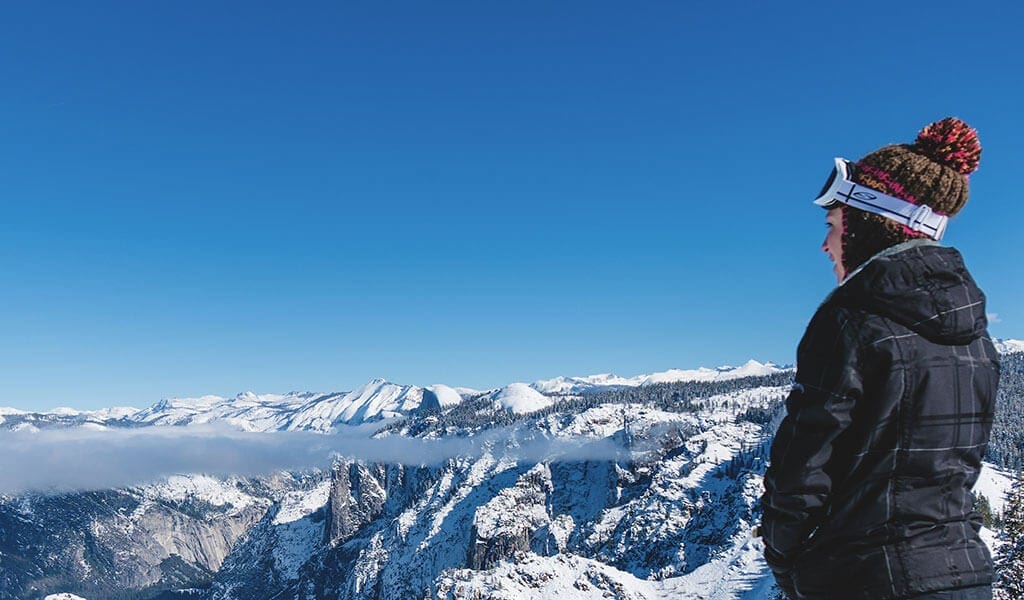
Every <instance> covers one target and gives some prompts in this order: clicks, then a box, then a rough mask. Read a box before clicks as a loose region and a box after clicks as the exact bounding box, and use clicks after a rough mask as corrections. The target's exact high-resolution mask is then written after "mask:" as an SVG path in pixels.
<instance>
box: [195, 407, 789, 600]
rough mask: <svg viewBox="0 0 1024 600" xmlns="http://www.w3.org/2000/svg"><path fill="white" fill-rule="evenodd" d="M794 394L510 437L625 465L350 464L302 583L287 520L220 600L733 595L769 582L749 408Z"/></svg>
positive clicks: (258, 539)
mask: <svg viewBox="0 0 1024 600" xmlns="http://www.w3.org/2000/svg"><path fill="white" fill-rule="evenodd" d="M784 393H785V388H784V387H774V388H762V389H759V390H757V391H754V392H750V393H748V394H747V395H746V396H743V397H741V396H738V395H730V396H728V397H720V398H714V399H711V400H710V401H709V403H707V404H706V405H705V406H706V407H707V410H706V411H703V412H702V411H699V410H698V411H693V412H679V413H676V412H668V411H662V410H657V409H653V408H650V407H646V406H642V405H628V406H625V407H623V406H622V405H618V404H603V405H598V406H594V407H592V408H589V409H587V410H584V411H582V412H580V413H579V414H572V413H560V412H558V411H557V410H556V411H551V413H550V414H546V415H543V416H536V417H533V418H529V419H525V420H522V421H520V422H519V423H518V424H516V425H515V426H514V428H513V431H511V432H508V439H511V440H521V439H526V438H530V437H531V436H536V435H545V436H551V437H552V438H559V437H573V438H578V437H580V436H584V437H587V438H589V439H593V440H598V439H609V438H611V439H614V440H617V442H618V443H620V444H621V445H622V450H623V452H622V456H621V457H620V458H619V459H612V460H609V459H595V460H588V459H585V458H583V459H573V460H569V459H562V458H561V457H559V456H557V455H553V456H550V457H547V458H542V459H540V460H521V459H520V458H518V457H517V456H516V454H515V452H514V448H515V446H516V445H517V444H516V443H515V442H513V443H507V444H505V445H502V444H493V445H490V446H488V447H487V449H486V451H485V452H483V454H482V455H481V456H476V457H461V458H456V459H452V460H450V461H447V462H446V463H445V464H442V465H436V466H430V467H419V468H408V467H401V466H397V465H368V464H360V463H348V464H344V465H338V466H336V468H335V469H334V470H333V472H332V474H331V482H330V490H329V494H328V495H327V497H326V498H325V500H324V502H323V505H322V507H321V508H319V509H317V511H318V512H315V513H311V514H310V517H309V518H310V521H309V526H310V527H311V528H313V529H314V530H315V535H319V536H321V537H320V541H319V542H317V543H314V544H310V545H306V546H304V547H303V548H304V551H303V552H302V553H288V554H289V556H292V557H293V558H294V559H296V560H298V561H300V562H302V565H301V566H300V567H298V568H297V569H295V570H294V571H293V572H294V577H284V576H277V577H275V578H273V581H268V580H267V578H266V576H265V573H266V572H267V571H268V570H270V571H273V572H275V573H283V572H284V569H282V568H281V564H280V563H279V562H275V560H274V552H278V553H280V552H281V535H280V527H281V525H280V524H279V525H277V526H276V527H277V529H278V530H277V531H276V532H275V531H274V527H271V525H270V523H269V521H267V520H265V522H264V523H262V524H261V526H259V527H257V528H256V529H254V530H253V532H252V533H250V535H248V536H246V538H244V539H243V540H242V541H241V542H240V543H239V545H238V546H237V547H236V550H235V552H234V553H233V554H232V556H231V557H229V559H228V561H227V562H226V563H225V565H224V568H223V569H222V570H221V572H220V573H218V575H217V576H216V578H215V583H214V586H213V588H212V592H211V597H212V598H215V599H218V600H228V599H241V598H250V597H268V598H269V597H274V596H275V595H279V594H280V595H282V597H296V598H308V599H314V598H353V599H371V598H373V599H391V598H394V599H399V598H424V597H430V598H473V597H480V598H490V597H505V596H500V595H493V594H496V593H497V592H496V591H495V589H494V587H493V585H492V584H493V583H494V581H493V577H494V576H495V573H499V572H501V573H505V574H506V575H505V577H507V578H508V579H510V580H515V581H519V582H520V583H522V585H523V586H524V587H522V588H521V589H519V591H518V592H517V593H518V594H521V595H519V596H515V595H510V596H507V597H529V593H530V590H531V589H532V590H533V591H534V592H535V593H537V594H539V595H537V596H536V597H547V596H545V593H546V592H545V593H542V592H541V591H540V590H545V589H550V585H549V584H551V582H552V581H554V580H555V579H559V580H562V579H566V580H570V579H571V580H573V581H577V580H578V585H577V586H576V587H574V588H573V589H574V590H575V592H576V593H577V596H576V597H594V594H597V595H600V594H602V593H605V592H608V593H612V594H619V595H620V596H619V597H635V598H657V597H671V596H672V595H673V594H676V593H677V592H678V593H682V592H680V590H685V589H687V586H693V585H698V584H695V583H694V581H695V579H700V578H707V577H708V575H707V574H706V573H704V572H700V571H701V569H704V571H707V569H706V567H707V566H708V565H714V564H717V565H719V566H720V567H721V568H720V571H721V572H722V573H720V575H721V577H720V579H721V581H719V584H728V585H732V584H729V582H730V581H732V579H742V578H743V577H748V578H763V576H764V575H765V574H764V573H763V572H762V571H760V570H759V569H761V568H762V567H758V566H750V565H751V564H756V562H757V561H756V560H755V558H754V557H755V554H756V553H754V554H751V552H749V548H748V546H749V528H750V525H751V523H752V520H753V512H754V511H755V505H756V501H757V498H758V495H759V494H760V485H761V483H760V476H759V474H758V471H759V466H758V465H759V463H760V458H761V455H760V452H761V448H762V446H761V443H762V442H763V441H764V437H765V434H764V428H763V425H762V424H758V423H753V422H749V421H746V420H744V419H743V417H742V415H741V413H742V412H743V411H744V410H746V409H748V408H749V407H750V406H751V405H757V406H760V407H763V408H768V407H769V406H770V405H773V404H774V403H777V402H778V401H779V400H780V399H781V398H782V395H783V394H784ZM624 413H628V414H629V415H631V416H630V417H629V418H628V419H626V420H625V421H624V418H623V414H624ZM627 430H628V431H627ZM462 433H463V434H465V433H466V432H462ZM627 446H629V447H627ZM745 548H747V550H748V551H747V552H746V553H744V549H745ZM243 557H244V558H243ZM516 565H522V566H523V570H517V569H518V567H517V566H516ZM737 565H739V566H737ZM566 569H568V570H569V571H572V572H571V573H566V572H564V571H566ZM730 577H732V579H730ZM758 580H759V579H758ZM545 582H547V583H545ZM723 582H724V583H723ZM732 583H733V584H735V585H740V583H736V581H732ZM551 585H553V584H551ZM699 585H704V584H699ZM531 586H533V587H531ZM734 587H735V586H734ZM584 588H585V589H584ZM728 589H733V588H728ZM484 590H489V591H486V592H485V591H484ZM629 590H632V591H630V592H629V593H632V594H633V595H632V596H630V595H628V594H627V593H626V592H627V591H629ZM523 594H525V595H523ZM580 594H582V595H580ZM723 597H731V596H723Z"/></svg>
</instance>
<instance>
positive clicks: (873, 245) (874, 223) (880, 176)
mask: <svg viewBox="0 0 1024 600" xmlns="http://www.w3.org/2000/svg"><path fill="white" fill-rule="evenodd" d="M980 158H981V143H980V142H979V141H978V132H977V131H975V130H974V129H972V128H971V127H970V126H969V125H967V123H964V122H963V121H961V120H960V119H957V118H955V117H947V118H945V119H942V120H941V121H937V122H935V123H932V124H930V125H928V126H926V127H925V128H924V129H922V130H921V132H920V133H918V134H917V140H915V141H914V143H913V144H896V145H891V146H885V147H884V148H880V149H878V150H875V151H874V152H872V153H870V154H868V155H866V156H864V157H863V158H861V159H860V160H859V161H857V162H856V163H855V165H854V168H853V172H852V174H851V179H852V180H853V181H854V182H855V183H859V184H861V185H865V186H867V187H869V188H871V189H873V190H875V191H879V192H882V193H885V194H888V195H890V196H895V197H896V198H902V199H903V200H906V201H907V202H910V203H912V204H917V205H921V204H927V205H928V206H930V207H931V209H932V210H933V211H935V212H936V213H939V214H942V215H949V216H953V215H955V214H956V213H958V212H960V209H962V208H963V207H964V205H965V204H967V195H968V190H967V187H968V186H967V183H968V176H969V175H970V174H971V173H973V172H974V171H975V170H976V169H977V168H978V161H979V159H980ZM841 209H842V211H843V226H844V227H843V238H842V243H843V267H844V268H845V269H846V272H847V273H851V272H853V270H854V269H856V268H857V267H859V266H860V265H862V264H863V263H864V262H865V261H867V260H868V259H869V258H871V257H872V256H874V255H875V254H877V253H879V252H881V251H882V250H884V249H886V248H888V247H890V246H894V245H896V244H899V243H901V242H905V241H908V240H912V239H914V238H920V237H927V236H925V234H923V233H919V232H915V231H913V230H911V229H909V228H908V227H906V226H904V225H901V224H899V223H897V222H895V221H892V220H890V219H887V218H885V217H883V216H881V215H876V214H872V213H869V212H866V211H862V210H859V209H856V208H853V207H850V206H846V205H843V206H842V207H841Z"/></svg>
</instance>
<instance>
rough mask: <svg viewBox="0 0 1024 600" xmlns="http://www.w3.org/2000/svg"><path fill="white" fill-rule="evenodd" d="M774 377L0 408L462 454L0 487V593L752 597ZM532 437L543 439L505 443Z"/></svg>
mask: <svg viewBox="0 0 1024 600" xmlns="http://www.w3.org/2000/svg"><path fill="white" fill-rule="evenodd" d="M1004 344H1005V343H1004ZM1004 347H1013V346H1012V345H1010V346H1005V345H1004ZM1013 361H1017V362H1018V363H1020V362H1024V359H1021V358H1020V355H1016V356H1014V357H1008V358H1007V362H1013ZM1022 370H1024V369H1021V367H1020V365H1018V366H1016V367H1014V368H1013V369H1008V370H1007V372H1008V373H1009V372H1011V371H1012V372H1021V371H1022ZM791 377H792V371H791V370H789V369H783V368H780V367H777V366H775V365H772V364H761V363H756V362H753V361H751V362H749V363H747V364H745V365H743V366H742V367H737V368H722V369H697V370H691V371H680V370H674V371H667V372H664V373H655V374H650V375H643V376H637V377H632V378H618V377H615V376H611V375H606V376H591V377H575V378H558V379H557V380H549V381H544V382H535V383H533V384H526V383H514V384H509V385H507V386H504V387H502V388H498V389H493V390H486V391H475V390H467V389H464V388H452V387H447V386H442V385H434V386H430V387H427V388H421V387H417V386H403V385H397V384H393V383H389V382H387V381H384V380H374V381H371V382H369V383H368V384H367V385H365V386H363V387H361V388H359V389H357V390H354V391H352V392H347V393H334V394H318V393H310V392H303V393H290V394H284V395H273V394H268V395H256V394H252V393H245V394H240V395H238V396H236V397H234V398H223V397H217V396H206V397H202V398H193V399H173V400H164V401H161V402H159V403H157V404H155V405H153V406H151V407H149V408H147V409H145V410H142V411H134V410H127V409H126V410H120V411H112V412H111V413H110V414H108V415H103V414H102V413H101V412H98V411H93V412H92V413H88V414H86V413H80V412H76V411H61V412H60V413H47V414H40V413H26V412H23V411H17V410H14V409H4V410H2V411H0V418H4V419H9V421H7V422H4V423H3V428H7V429H11V428H17V427H21V428H23V429H24V428H29V427H31V428H35V429H37V430H43V429H46V428H48V427H93V428H94V427H106V428H110V429H113V428H117V427H122V428H133V431H131V432H128V433H129V434H131V435H136V433H140V432H141V433H144V431H145V428H147V427H150V426H156V425H160V426H174V427H182V428H185V430H188V428H190V427H195V426H200V425H208V424H213V423H221V424H223V425H227V426H229V427H230V428H232V429H234V430H236V431H234V432H232V435H233V436H238V437H241V438H248V437H250V433H247V432H253V433H255V432H271V433H260V434H259V435H258V436H253V437H263V436H268V437H272V438H273V439H280V438H289V437H290V436H294V435H299V434H294V433H285V432H292V431H302V430H305V431H314V432H318V433H323V434H329V433H331V432H339V431H343V432H350V431H351V432H361V433H360V434H359V435H365V436H372V438H373V439H374V441H380V442H382V443H386V442H388V441H389V440H391V441H396V442H400V441H403V440H404V441H409V440H418V441H421V442H424V443H426V442H430V443H439V444H441V443H448V442H467V441H474V440H475V441H477V444H476V445H475V446H470V445H467V444H454V445H453V446H452V447H457V448H468V447H473V448H475V449H474V450H473V451H461V450H460V451H453V452H452V453H450V455H445V456H446V457H447V458H444V459H442V460H433V459H432V460H429V461H428V460H427V459H425V458H424V459H422V460H421V459H419V458H418V457H417V456H413V457H411V458H410V457H406V459H404V460H401V461H399V462H372V461H369V460H366V459H365V457H364V459H362V460H360V459H359V458H358V456H356V457H355V458H352V457H350V458H345V459H338V460H336V461H335V463H334V464H333V466H331V467H330V468H327V469H324V470H314V469H311V470H308V471H303V472H290V473H274V474H270V475H267V476H261V477H254V478H242V477H212V476H208V475H201V474H182V475H174V476H171V477H166V478H164V479H163V480H161V481H159V482H157V483H154V484H148V485H143V486H138V487H133V488H128V489H119V490H107V491H102V492H89V493H70V494H61V495H46V494H23V495H20V496H16V497H3V496H0V531H3V532H4V535H3V536H0V599H5V598H41V597H45V596H46V595H47V594H57V593H73V594H76V595H78V596H80V597H82V598H88V599H89V600H103V599H108V598H109V599H113V598H124V597H128V596H131V597H136V598H140V599H146V598H159V599H160V600H169V599H172V598H173V599H184V598H191V599H194V600H236V599H248V598H297V599H302V600H313V599H317V600H319V599H322V598H338V599H342V598H345V599H349V598H351V599H357V600H358V599H370V598H373V599H375V600H388V599H404V598H433V599H441V598H444V599H451V600H456V599H469V598H509V599H511V598H537V599H540V598H551V597H558V598H561V599H563V600H573V599H584V598H587V599H589V598H602V597H616V598H622V599H630V600H642V599H657V598H697V599H707V600H712V599H713V600H726V599H737V600H738V599H743V600H755V599H758V600H760V599H764V598H771V597H772V595H773V593H774V591H773V584H772V578H771V576H770V574H769V572H768V570H767V568H766V566H765V564H764V562H763V560H762V558H761V548H760V547H759V545H758V542H757V541H756V540H752V539H751V536H750V527H751V525H752V524H753V523H755V522H756V521H757V520H758V518H759V514H758V511H759V507H758V504H757V499H758V497H759V495H760V493H761V487H762V482H761V475H762V473H763V469H764V463H765V455H766V450H767V443H768V441H769V440H770V438H771V435H772V433H773V431H774V428H775V426H776V424H777V422H778V420H779V418H780V417H781V410H782V401H783V399H784V398H785V396H786V394H787V391H788V389H789V385H790V379H791ZM1019 387H1020V386H1019V385H1017V386H1016V387H1014V386H1007V389H1011V388H1013V389H1018V388H1019ZM1003 405H1004V406H1006V405H1008V403H1005V402H1004V403H1003ZM356 425H358V427H349V426H356ZM198 429H202V428H198ZM154 431H166V430H165V429H161V430H154ZM58 433H60V432H58ZM76 435H77V434H76ZM89 435H100V436H107V435H108V432H106V431H100V432H90V433H89ZM346 435H350V434H349V433H346ZM351 435H355V434H351ZM309 437H310V438H313V439H315V440H328V439H330V436H319V435H317V436H309ZM558 442H560V443H562V444H565V445H558V444H557V443H558ZM536 443H543V444H545V445H544V446H543V447H544V448H550V449H546V450H545V451H544V452H534V453H523V452H522V449H523V448H525V447H527V446H529V445H530V444H536ZM399 445H400V444H399ZM570 448H571V451H570V450H569V449H570ZM388 460H391V459H388ZM986 469H987V470H986V473H984V474H983V476H982V480H981V483H980V484H979V490H982V491H983V493H984V494H985V495H986V496H987V497H989V496H990V497H991V498H992V499H993V500H995V499H996V498H997V497H999V496H1000V495H1001V494H1002V493H1003V491H1004V490H1005V488H1006V486H1008V485H1009V481H1010V480H1009V479H1008V478H1007V477H1006V476H1005V475H1003V474H1000V473H998V472H993V471H992V470H991V469H988V467H986ZM992 505H993V506H996V507H998V506H999V504H998V503H997V502H995V501H993V502H992ZM986 540H988V541H989V542H990V543H995V536H994V535H993V534H991V532H988V533H986Z"/></svg>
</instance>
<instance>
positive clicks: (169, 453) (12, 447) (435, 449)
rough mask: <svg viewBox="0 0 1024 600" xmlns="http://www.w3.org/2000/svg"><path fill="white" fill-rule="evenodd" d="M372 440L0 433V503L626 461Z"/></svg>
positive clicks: (173, 431)
mask: <svg viewBox="0 0 1024 600" xmlns="http://www.w3.org/2000/svg"><path fill="white" fill-rule="evenodd" d="M372 431H373V428H369V427H353V428H349V429H348V430H345V431H342V432H340V433H337V434H332V435H323V434H318V433H309V432H274V433H250V432H239V431H235V430H229V429H226V428H220V427H212V426H210V427H206V426H203V427H145V428H140V429H127V430H120V429H110V430H103V431H95V430H83V429H65V430H43V431H38V432H11V431H7V432H0V494H3V495H8V496H10V495H18V494H22V493H25V492H44V493H62V492H72V491H87V490H104V489H112V488H122V487H130V486H136V485H142V484H145V483H151V482H154V481H158V480H160V479H161V478H163V477H166V476H168V475H174V474H180V473H203V474H207V475H213V476H221V477H223V476H230V475H237V476H245V477H252V476H258V475H264V474H269V473H273V472H275V471H282V470H286V471H287V470H303V469H309V468H326V467H329V466H330V465H331V463H332V462H333V461H334V460H336V459H338V458H345V459H350V460H362V461H366V462H379V463H398V464H408V465H423V464H427V465H430V464H439V463H443V462H445V461H447V460H449V459H452V458H457V457H477V456H481V455H482V454H483V453H484V452H488V451H490V452H493V453H494V454H495V455H496V456H502V457H505V458H507V459H509V460H520V461H530V462H535V461H539V460H544V459H550V458H554V457H557V458H558V459H559V460H613V459H616V458H619V457H620V456H621V453H622V452H623V449H622V447H621V446H619V445H618V444H616V443H614V442H613V441H611V440H592V439H575V440H565V439H549V438H544V437H539V436H537V434H536V432H532V433H531V432H523V431H521V430H511V429H504V430H495V431H490V432H487V433H485V434H481V435H478V436H474V437H471V438H446V439H442V440H429V439H419V438H408V437H403V436H397V435H396V436H389V437H384V438H371V437H370V435H371V433H372Z"/></svg>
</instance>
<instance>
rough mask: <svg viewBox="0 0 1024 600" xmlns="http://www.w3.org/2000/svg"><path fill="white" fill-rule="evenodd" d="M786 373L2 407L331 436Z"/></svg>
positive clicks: (34, 417) (56, 419) (53, 417)
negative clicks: (431, 413) (470, 401)
mask: <svg viewBox="0 0 1024 600" xmlns="http://www.w3.org/2000/svg"><path fill="white" fill-rule="evenodd" d="M784 370H786V367H780V366H777V365H775V364H773V363H763V364H762V363H759V362H757V361H755V360H751V361H748V362H746V363H745V364H743V365H741V366H739V367H729V366H725V367H719V368H717V369H708V368H699V369H691V370H681V369H672V370H669V371H664V372H660V373H651V374H648V375H637V376H636V377H629V378H626V377H619V376H617V375H612V374H601V375H590V376H586V377H557V378H555V379H548V380H544V381H536V382H534V383H530V384H526V383H512V384H509V385H507V386H505V387H502V388H497V389H492V390H474V389H470V388H453V387H449V386H446V385H440V384H439V385H432V386H428V387H419V386H415V385H399V384H395V383H391V382H388V381H385V380H384V379H374V380H373V381H370V382H369V383H367V384H366V385H364V386H362V387H360V388H358V389H356V390H353V391H351V392H334V393H318V392H289V393H287V394H255V393H253V392H243V393H241V394H238V395H237V396H235V397H233V398H225V397H222V396H212V395H211V396H201V397H199V398H167V399H163V400H160V401H159V402H157V403H155V404H153V405H152V406H150V407H148V408H145V409H142V410H140V409H137V408H132V407H115V408H106V409H102V410H95V411H79V410H75V409H72V408H57V409H55V410H52V411H47V412H42V413H32V412H28V411H23V410H18V409H12V408H0V427H3V426H6V428H8V429H17V430H32V429H40V428H46V427H68V426H82V427H92V428H103V427H139V426H146V425H161V426H182V425H200V424H211V423H219V424H226V425H229V426H231V427H234V428H237V429H239V430H242V431H296V430H301V431H319V432H323V433H327V432H330V431H332V430H334V428H336V427H337V426H339V425H359V424H362V423H368V422H373V421H379V420H382V419H388V418H392V417H397V416H402V415H409V414H412V413H414V412H416V411H419V410H431V409H434V410H442V409H445V408H448V407H451V406H454V405H456V404H459V403H461V402H463V401H464V400H465V399H467V398H481V397H489V398H491V399H493V400H494V401H495V403H496V404H497V405H500V406H502V407H504V408H505V409H507V410H508V411H510V412H512V413H516V414H524V413H528V412H532V411H535V410H538V409H540V408H543V407H545V406H548V405H550V404H551V402H552V400H551V397H553V396H565V395H587V394H594V393H598V392H602V391H606V390H610V389H617V388H631V387H639V386H643V385H650V384H655V383H672V382H682V381H726V380H730V379H739V378H741V377H751V376H757V375H770V374H773V373H779V372H782V371H784Z"/></svg>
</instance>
